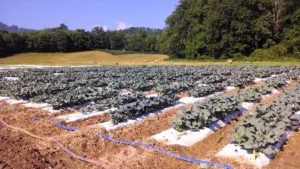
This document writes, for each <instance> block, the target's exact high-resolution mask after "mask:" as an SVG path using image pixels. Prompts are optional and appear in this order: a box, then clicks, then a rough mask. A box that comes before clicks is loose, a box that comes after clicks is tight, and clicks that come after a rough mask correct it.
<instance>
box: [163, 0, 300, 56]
mask: <svg viewBox="0 0 300 169" xmlns="http://www.w3.org/2000/svg"><path fill="white" fill-rule="evenodd" d="M166 24H167V26H166V28H165V30H164V32H163V34H162V36H161V37H160V40H159V45H160V50H161V51H162V52H163V53H167V54H169V55H171V56H174V57H179V58H189V59H196V58H200V59H201V58H214V59H219V58H233V57H235V58H240V57H245V56H252V57H261V58H264V57H273V58H276V57H284V56H297V55H298V57H300V56H299V55H300V53H299V51H300V0H246V1H245V0H180V2H179V5H178V6H177V8H176V10H175V11H174V12H173V13H172V15H171V16H169V17H168V18H167V20H166Z"/></svg>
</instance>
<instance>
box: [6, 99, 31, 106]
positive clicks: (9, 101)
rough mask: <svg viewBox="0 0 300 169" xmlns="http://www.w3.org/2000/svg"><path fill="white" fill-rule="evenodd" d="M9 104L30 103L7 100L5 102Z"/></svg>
mask: <svg viewBox="0 0 300 169" xmlns="http://www.w3.org/2000/svg"><path fill="white" fill-rule="evenodd" d="M5 101H6V102H7V103H9V104H12V105H13V104H23V103H28V101H25V100H16V99H7V100H5Z"/></svg>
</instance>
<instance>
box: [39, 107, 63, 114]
mask: <svg viewBox="0 0 300 169" xmlns="http://www.w3.org/2000/svg"><path fill="white" fill-rule="evenodd" d="M42 110H45V111H47V112H48V113H49V114H56V113H59V112H61V111H62V110H54V109H53V107H52V106H46V107H43V108H42Z"/></svg>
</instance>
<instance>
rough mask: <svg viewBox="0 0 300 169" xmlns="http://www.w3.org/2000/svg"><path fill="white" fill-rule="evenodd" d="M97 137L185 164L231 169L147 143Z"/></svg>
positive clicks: (221, 164)
mask: <svg viewBox="0 0 300 169" xmlns="http://www.w3.org/2000/svg"><path fill="white" fill-rule="evenodd" d="M98 135H99V136H100V137H102V138H103V139H105V140H109V141H112V142H114V143H119V144H124V145H132V146H144V147H146V148H149V149H151V150H154V151H157V152H160V153H162V154H165V155H167V156H170V157H173V158H177V159H180V160H183V161H187V162H190V163H197V164H199V165H208V166H216V167H222V168H225V169H232V167H231V166H230V165H228V164H223V163H218V162H210V161H203V160H197V159H193V158H189V157H186V156H182V155H178V154H174V153H171V152H167V151H165V150H163V149H161V148H158V147H155V146H154V145H151V144H147V143H143V142H133V141H124V140H118V139H114V138H111V137H110V136H108V135H105V134H101V133H99V134H98Z"/></svg>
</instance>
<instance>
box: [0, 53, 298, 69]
mask: <svg viewBox="0 0 300 169" xmlns="http://www.w3.org/2000/svg"><path fill="white" fill-rule="evenodd" d="M212 64H214V65H300V61H298V60H285V61H259V62H250V61H237V62H233V63H231V64H230V63H227V62H226V61H193V60H171V59H169V56H167V55H163V54H122V55H112V54H110V53H107V52H103V51H86V52H71V53H21V54H16V55H12V56H8V57H4V58H0V65H1V66H10V65H44V66H54V65H57V66H85V65H86V66H97V65H98V66H100V65H108V66H112V65H115V66H119V65H122V66H137V65H190V66H193V65H212Z"/></svg>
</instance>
